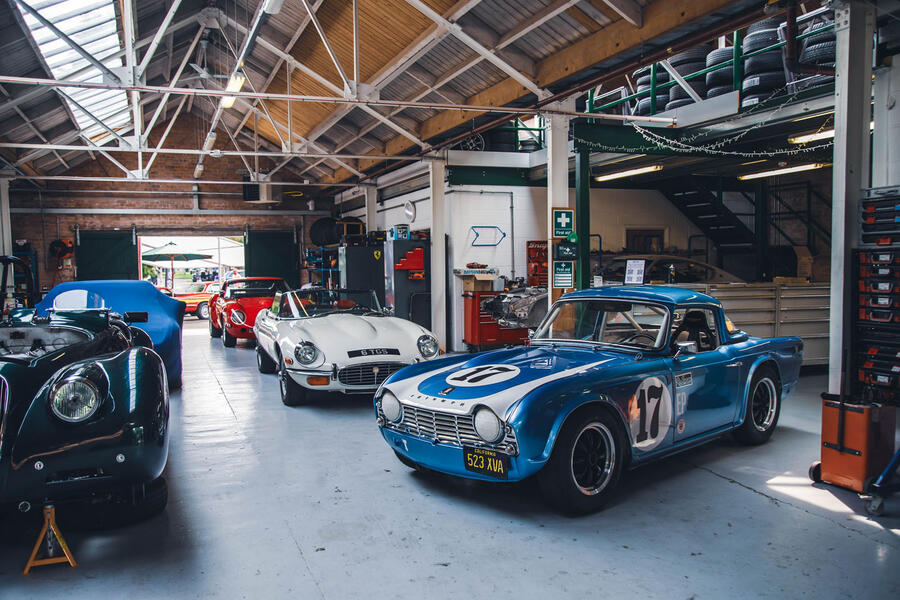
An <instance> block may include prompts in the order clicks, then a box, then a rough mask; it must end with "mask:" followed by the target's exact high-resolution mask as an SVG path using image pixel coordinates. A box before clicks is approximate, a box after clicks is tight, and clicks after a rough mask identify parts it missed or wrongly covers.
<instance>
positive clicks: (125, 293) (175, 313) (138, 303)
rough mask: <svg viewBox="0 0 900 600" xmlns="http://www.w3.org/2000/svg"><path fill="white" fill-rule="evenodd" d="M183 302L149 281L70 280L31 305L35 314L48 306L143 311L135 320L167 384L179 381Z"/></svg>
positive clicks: (43, 310) (177, 384)
mask: <svg viewBox="0 0 900 600" xmlns="http://www.w3.org/2000/svg"><path fill="white" fill-rule="evenodd" d="M184 307H185V304H184V302H181V301H179V300H175V299H173V298H170V297H168V296H166V295H165V294H163V293H162V292H160V291H159V290H158V289H156V288H155V287H154V286H153V284H151V283H150V282H149V281H134V280H109V281H70V282H66V283H60V284H59V285H57V286H55V287H53V289H51V290H50V291H49V292H47V295H46V296H44V299H43V300H41V301H40V302H39V303H37V305H36V306H35V309H36V310H37V315H38V316H46V315H47V311H48V310H50V309H52V308H69V309H73V308H109V309H110V310H112V311H113V312H117V313H119V314H125V313H126V312H129V313H135V312H146V313H147V322H146V323H135V326H137V327H140V328H141V329H143V330H144V331H146V332H147V334H148V335H149V336H150V339H151V340H153V349H154V350H155V351H156V352H157V354H159V355H160V357H162V359H163V362H164V363H165V365H166V374H167V375H168V377H169V384H170V386H172V387H178V386H179V385H180V384H181V325H182V322H183V320H184Z"/></svg>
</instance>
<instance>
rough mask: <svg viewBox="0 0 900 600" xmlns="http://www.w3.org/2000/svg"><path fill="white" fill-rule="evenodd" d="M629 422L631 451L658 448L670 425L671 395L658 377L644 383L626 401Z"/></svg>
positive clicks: (645, 450)
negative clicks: (632, 447) (632, 449)
mask: <svg viewBox="0 0 900 600" xmlns="http://www.w3.org/2000/svg"><path fill="white" fill-rule="evenodd" d="M628 420H629V425H630V427H631V441H632V444H633V445H634V447H635V448H636V449H638V450H641V451H643V452H648V451H650V450H653V449H654V448H656V447H657V446H659V445H660V444H661V443H662V441H663V440H664V439H665V438H666V434H668V432H669V427H670V426H671V425H672V394H671V393H670V392H669V386H667V385H666V382H665V381H663V380H662V379H660V378H659V377H648V378H647V379H645V380H643V381H642V382H641V384H640V385H639V386H638V388H637V390H635V392H634V395H633V396H632V397H631V399H630V400H629V401H628Z"/></svg>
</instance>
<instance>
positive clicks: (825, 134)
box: [788, 121, 875, 144]
mask: <svg viewBox="0 0 900 600" xmlns="http://www.w3.org/2000/svg"><path fill="white" fill-rule="evenodd" d="M869 131H875V121H869ZM833 137H834V129H826V130H825V131H816V132H815V133H807V134H804V135H796V136H794V137H789V138H788V143H791V144H808V143H809V142H818V141H819V140H830V139H831V138H833Z"/></svg>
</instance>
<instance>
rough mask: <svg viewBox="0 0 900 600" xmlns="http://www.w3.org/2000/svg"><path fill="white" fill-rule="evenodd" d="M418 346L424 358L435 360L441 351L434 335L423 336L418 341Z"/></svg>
mask: <svg viewBox="0 0 900 600" xmlns="http://www.w3.org/2000/svg"><path fill="white" fill-rule="evenodd" d="M416 346H418V347H419V354H421V355H422V357H423V358H434V357H435V356H437V355H438V353H439V352H440V351H441V347H440V346H439V345H438V341H437V339H435V337H434V336H433V335H428V334H426V335H423V336H420V337H419V339H418V340H416Z"/></svg>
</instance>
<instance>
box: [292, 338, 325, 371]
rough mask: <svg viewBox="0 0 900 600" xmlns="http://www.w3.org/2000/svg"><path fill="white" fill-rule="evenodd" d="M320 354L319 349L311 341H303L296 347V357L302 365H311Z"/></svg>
mask: <svg viewBox="0 0 900 600" xmlns="http://www.w3.org/2000/svg"><path fill="white" fill-rule="evenodd" d="M318 356H319V349H318V348H316V346H315V344H313V343H311V342H303V343H302V344H300V345H299V346H297V347H296V348H294V358H296V359H297V362H298V363H300V364H301V365H311V364H312V363H314V362H315V360H316V358H317V357H318Z"/></svg>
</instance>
